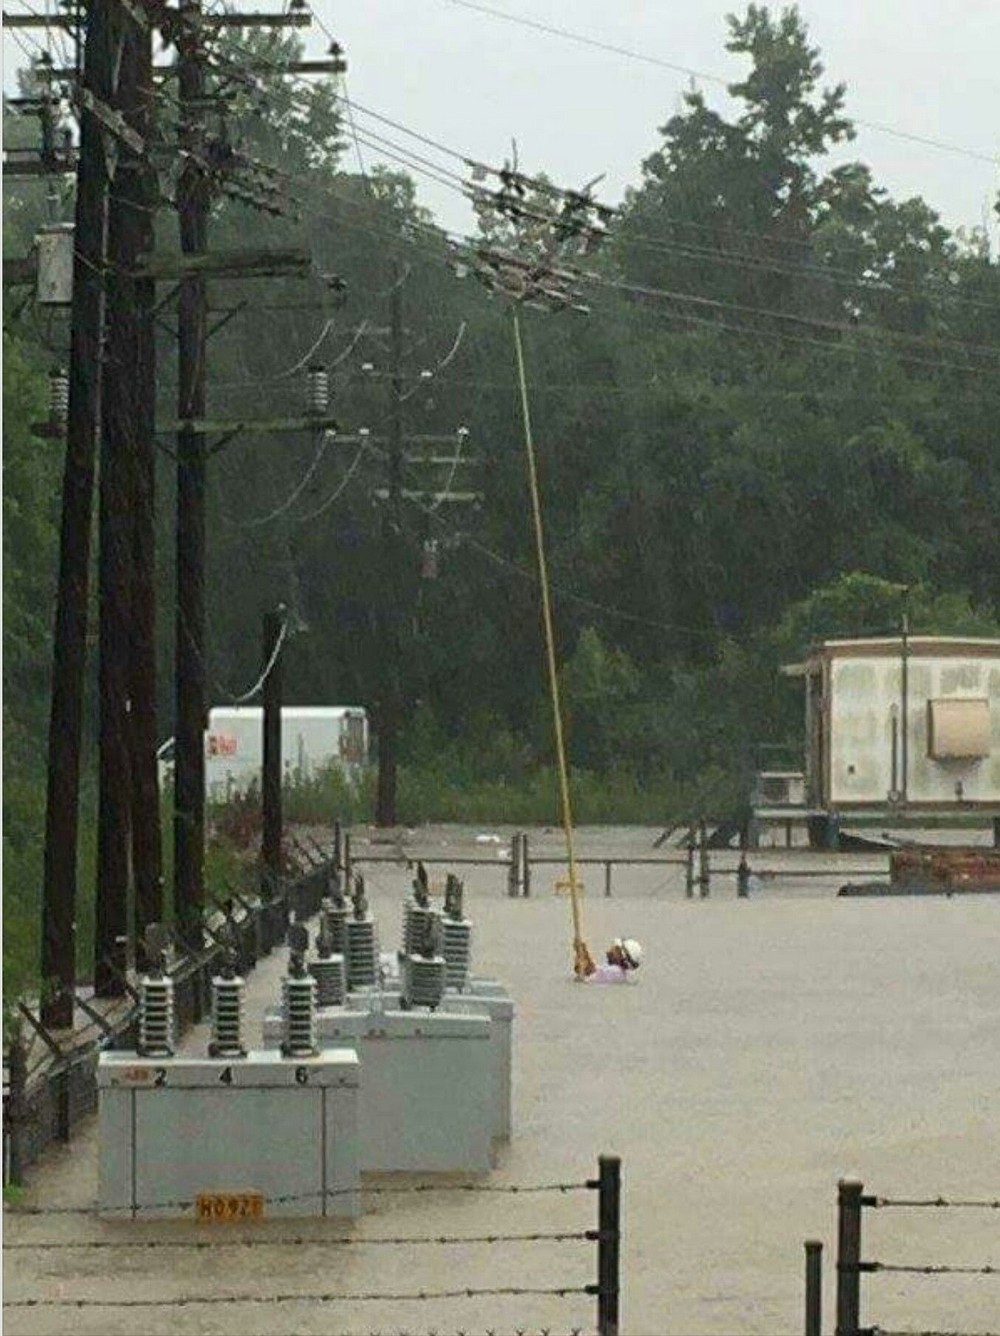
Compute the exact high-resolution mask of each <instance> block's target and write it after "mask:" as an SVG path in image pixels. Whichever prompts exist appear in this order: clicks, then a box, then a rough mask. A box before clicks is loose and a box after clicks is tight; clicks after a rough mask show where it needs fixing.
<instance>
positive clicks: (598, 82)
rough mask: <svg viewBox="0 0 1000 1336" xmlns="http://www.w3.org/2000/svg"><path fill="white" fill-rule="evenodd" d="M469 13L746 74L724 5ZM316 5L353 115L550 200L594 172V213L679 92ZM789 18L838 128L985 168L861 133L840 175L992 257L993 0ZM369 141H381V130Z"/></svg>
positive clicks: (401, 9)
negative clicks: (540, 184)
mask: <svg viewBox="0 0 1000 1336" xmlns="http://www.w3.org/2000/svg"><path fill="white" fill-rule="evenodd" d="M483 3H484V4H488V5H490V6H491V7H492V8H494V9H498V10H504V11H506V12H508V13H510V14H516V15H518V16H520V17H529V18H531V19H533V20H534V21H536V22H541V23H545V24H549V25H552V26H558V27H563V28H568V29H572V30H573V31H574V32H577V33H580V34H582V35H584V36H586V37H589V38H593V39H596V40H600V41H605V42H609V43H611V44H613V45H617V46H623V47H629V48H631V49H634V50H636V51H638V52H641V53H645V54H647V55H650V56H655V57H657V58H659V59H661V60H665V61H668V62H670V63H676V64H678V65H683V66H688V67H691V68H694V69H696V70H698V71H701V72H703V73H705V74H708V75H715V76H717V77H720V78H722V79H723V80H725V81H732V80H734V79H737V78H740V77H742V75H743V73H744V72H745V70H746V69H747V68H748V62H747V61H746V60H745V58H742V57H737V56H735V55H732V54H730V53H729V52H727V51H726V50H725V39H726V26H725V15H726V13H727V12H730V11H731V10H732V9H733V8H734V7H735V6H734V5H726V4H724V3H719V0H683V3H676V2H674V3H667V0H616V3H614V4H608V3H607V0H483ZM315 6H316V11H317V12H318V14H319V15H320V16H321V18H322V19H323V22H324V23H325V24H326V25H327V26H328V27H329V28H330V29H331V31H333V33H334V34H335V35H336V37H337V39H338V40H339V41H340V43H341V44H342V45H343V47H344V48H345V51H346V54H347V58H348V61H349V73H348V87H349V89H350V93H351V96H352V98H353V99H354V100H355V101H356V102H358V103H360V104H362V105H363V106H365V107H370V108H372V109H373V110H376V111H379V112H382V113H383V114H385V115H387V116H390V117H392V118H394V119H396V120H399V121H402V122H405V123H406V124H407V125H408V126H409V127H411V128H413V129H415V130H419V131H421V132H422V133H424V134H425V135H428V136H430V137H431V138H434V139H438V140H440V141H442V142H443V143H445V144H447V145H449V146H451V147H454V148H456V149H458V150H459V151H461V152H462V153H464V154H468V155H469V156H471V157H474V158H476V159H479V160H483V161H486V162H489V163H492V164H498V165H499V164H500V162H501V161H502V159H503V158H504V157H507V156H509V155H510V152H511V139H512V138H516V140H517V145H518V152H519V159H520V164H521V166H522V168H523V170H525V171H529V172H532V171H536V170H544V171H546V172H547V173H548V174H549V175H550V176H551V177H552V178H553V179H554V180H555V181H557V182H558V183H559V184H562V185H580V184H582V183H584V182H586V181H589V180H591V179H593V178H594V177H595V176H598V175H599V174H600V173H602V172H603V173H606V176H605V180H604V181H603V182H602V183H601V185H600V187H599V188H598V194H599V195H600V196H601V197H602V198H604V199H605V200H607V201H608V202H609V203H616V202H618V200H620V199H621V196H622V194H623V192H624V190H625V188H626V187H627V186H628V185H630V184H636V183H638V181H639V179H640V171H641V163H642V160H643V158H645V157H646V156H648V155H649V153H650V152H651V151H652V150H653V149H654V148H655V147H656V146H657V143H658V140H659V136H658V134H657V128H658V127H659V126H661V125H663V123H664V122H665V121H666V120H667V118H668V117H669V116H670V115H672V114H673V113H674V112H675V111H677V110H678V109H679V107H680V100H679V99H680V96H681V94H682V93H683V91H684V90H685V89H686V88H687V87H688V86H689V83H690V80H689V77H688V76H687V75H685V74H683V73H679V72H674V71H672V70H668V69H662V68H658V67H656V66H654V65H652V64H647V63H643V62H640V61H637V60H633V59H629V58H628V57H626V56H623V55H618V54H614V53H612V52H607V51H601V50H594V49H590V48H588V47H585V46H582V45H579V44H577V43H574V42H570V41H567V40H565V39H564V38H560V37H556V36H550V35H548V34H544V33H541V32H537V31H533V30H529V29H526V28H522V27H518V26H515V25H514V24H512V23H508V22H504V21H503V20H501V19H498V18H495V17H490V16H487V15H484V14H481V13H478V12H473V11H471V10H470V9H467V8H463V7H461V6H459V5H458V4H456V3H454V2H453V0H337V2H336V3H334V0H315ZM773 7H774V6H772V8H773ZM799 8H800V10H801V12H802V14H803V16H804V17H805V19H806V21H807V23H808V26H809V30H810V34H811V37H812V41H813V44H814V45H816V46H818V47H819V48H820V51H821V54H822V59H823V62H824V65H825V67H826V73H825V75H824V80H825V82H828V83H830V84H834V83H837V82H840V81H843V82H845V83H846V84H847V97H848V100H847V110H848V112H849V113H852V114H853V115H855V116H858V117H862V118H864V119H865V120H868V121H872V122H879V123H882V124H885V125H888V126H892V127H893V128H894V129H898V130H902V131H906V132H907V133H909V134H914V135H919V136H923V137H925V138H929V139H936V140H941V141H945V142H947V143H949V144H954V145H956V146H959V147H961V148H963V149H967V150H974V151H975V152H977V153H980V154H983V155H985V156H987V157H990V156H992V158H993V161H992V162H990V161H981V160H977V159H976V158H973V157H970V156H965V155H962V154H959V153H955V152H945V151H941V150H936V149H933V148H930V147H928V146H926V145H921V144H916V143H912V142H909V141H907V140H905V139H902V138H898V137H895V136H892V135H888V134H884V133H880V132H877V131H875V130H872V129H864V128H862V129H859V133H858V138H857V140H855V141H854V144H853V145H852V146H850V147H849V149H848V151H847V153H846V154H844V155H842V156H843V158H845V159H847V158H861V159H862V160H864V161H867V162H868V163H869V164H870V166H871V167H872V169H873V171H874V173H875V176H876V179H877V180H878V181H879V182H880V183H881V184H882V185H884V186H886V187H887V188H888V189H889V191H890V192H891V193H892V194H893V195H894V196H897V197H909V196H912V195H922V196H923V197H924V198H925V199H926V200H927V201H928V203H929V204H930V205H931V206H932V207H933V208H935V209H936V210H937V211H938V212H939V213H940V214H941V216H942V218H943V220H944V221H945V222H946V223H947V224H949V225H950V226H952V227H957V226H964V227H977V226H980V227H981V226H982V224H983V222H984V218H987V219H990V231H991V237H992V240H993V243H994V251H995V252H996V250H997V244H998V242H1000V229H998V228H997V226H996V225H995V215H993V216H992V218H991V217H990V214H989V204H990V202H991V201H992V200H995V198H996V195H997V192H998V190H1000V170H998V166H997V163H998V161H1000V59H998V55H1000V0H953V2H952V3H950V4H946V3H943V0H905V3H904V0H881V2H880V3H879V4H873V3H871V0H803V3H801V4H800V6H799ZM698 87H699V88H700V89H701V91H702V92H703V93H704V94H705V95H706V97H707V99H708V101H709V103H710V105H712V106H714V107H716V108H717V109H718V110H720V111H724V110H725V109H726V107H727V106H731V105H732V104H731V102H730V100H729V99H728V97H727V95H726V93H725V90H724V88H722V87H719V86H718V85H716V84H713V83H707V82H704V81H699V82H698ZM366 123H367V124H368V125H369V126H370V128H372V129H377V128H379V127H377V125H376V124H375V122H372V121H370V120H366V118H365V117H364V116H363V115H361V114H359V116H358V125H359V128H360V127H362V126H363V125H364V124H366ZM381 133H383V134H387V135H389V136H393V135H394V132H393V131H392V130H391V129H387V128H386V127H384V126H383V127H381ZM396 137H397V139H398V135H397V136H396ZM362 151H363V152H364V153H365V154H366V158H367V159H368V160H377V156H378V155H377V154H375V153H374V152H372V151H371V150H370V149H365V148H363V150H362ZM418 151H419V149H418ZM428 156H432V157H433V156H436V155H434V154H429V155H428ZM454 165H455V167H456V170H459V171H460V170H461V168H460V166H459V165H458V164H454ZM420 198H421V201H422V202H423V203H425V204H427V205H428V206H429V207H431V208H432V209H433V210H434V212H435V213H436V214H437V215H438V216H439V218H440V220H441V221H442V222H443V223H444V224H445V225H446V226H448V227H450V228H452V229H455V230H458V231H466V230H468V228H469V226H470V221H471V220H470V214H469V212H468V208H467V205H466V204H465V203H464V201H463V200H462V199H461V198H460V197H459V196H458V195H457V194H456V193H454V192H453V191H452V190H450V189H448V188H446V187H445V186H442V185H438V184H436V183H434V182H431V181H428V180H427V179H426V178H425V179H424V180H423V181H422V183H421V186H420Z"/></svg>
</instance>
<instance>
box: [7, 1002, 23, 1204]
mask: <svg viewBox="0 0 1000 1336" xmlns="http://www.w3.org/2000/svg"><path fill="white" fill-rule="evenodd" d="M7 1072H8V1080H9V1082H10V1089H9V1092H8V1094H7V1107H6V1108H5V1109H4V1115H5V1116H4V1132H5V1133H6V1139H7V1159H6V1164H5V1166H4V1167H5V1169H6V1171H7V1177H6V1180H5V1183H9V1184H10V1185H12V1186H13V1187H20V1186H21V1184H22V1183H23V1182H24V1141H23V1137H24V1124H25V1113H26V1110H25V1094H24V1092H25V1087H26V1085H27V1083H28V1054H27V1050H26V1049H25V1046H24V1032H23V1030H22V1029H21V1026H20V1025H17V1024H15V1025H13V1026H12V1033H11V1037H10V1051H9V1052H8V1054H7Z"/></svg>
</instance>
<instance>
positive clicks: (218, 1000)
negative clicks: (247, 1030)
mask: <svg viewBox="0 0 1000 1336" xmlns="http://www.w3.org/2000/svg"><path fill="white" fill-rule="evenodd" d="M245 996H246V983H245V982H244V980H243V979H240V978H233V979H224V978H217V979H213V980H212V1039H211V1042H210V1043H209V1046H208V1051H209V1054H210V1055H211V1056H212V1057H213V1058H215V1057H219V1058H242V1057H246V1049H245V1048H244V1046H243V1001H244V998H245Z"/></svg>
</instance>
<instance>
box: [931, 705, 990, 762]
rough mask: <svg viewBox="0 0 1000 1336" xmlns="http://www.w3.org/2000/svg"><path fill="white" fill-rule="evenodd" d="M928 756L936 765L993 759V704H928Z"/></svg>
mask: <svg viewBox="0 0 1000 1336" xmlns="http://www.w3.org/2000/svg"><path fill="white" fill-rule="evenodd" d="M927 754H928V756H930V757H931V759H932V760H934V761H956V760H974V759H978V758H980V757H983V756H989V754H990V703H989V701H988V700H986V699H982V698H978V699H975V700H955V699H949V700H930V701H928V702H927Z"/></svg>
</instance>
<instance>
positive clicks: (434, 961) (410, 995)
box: [402, 955, 447, 1011]
mask: <svg viewBox="0 0 1000 1336" xmlns="http://www.w3.org/2000/svg"><path fill="white" fill-rule="evenodd" d="M446 979H447V965H446V963H445V959H444V956H424V955H420V956H407V957H406V959H405V961H404V962H403V997H402V1003H403V1008H404V1010H407V1011H408V1010H410V1009H411V1008H412V1007H428V1008H430V1010H431V1011H434V1009H435V1008H436V1007H438V1006H440V1004H441V999H442V998H443V997H444V990H445V982H446Z"/></svg>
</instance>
